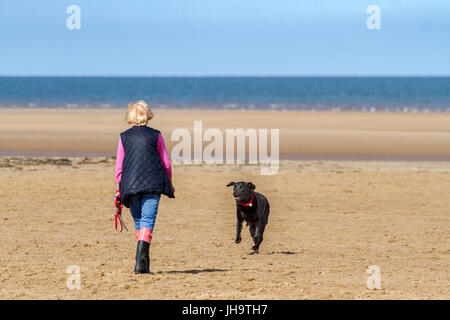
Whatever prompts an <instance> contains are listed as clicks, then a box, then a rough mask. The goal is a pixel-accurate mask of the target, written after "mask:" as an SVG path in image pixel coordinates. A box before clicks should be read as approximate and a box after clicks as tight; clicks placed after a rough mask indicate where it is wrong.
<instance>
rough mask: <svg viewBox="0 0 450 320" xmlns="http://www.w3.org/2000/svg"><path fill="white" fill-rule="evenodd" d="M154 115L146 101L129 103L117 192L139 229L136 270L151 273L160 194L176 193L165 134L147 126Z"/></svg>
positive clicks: (120, 149)
mask: <svg viewBox="0 0 450 320" xmlns="http://www.w3.org/2000/svg"><path fill="white" fill-rule="evenodd" d="M152 118H153V113H152V112H151V110H150V108H149V106H148V105H147V104H146V103H145V102H144V101H136V102H133V103H130V104H129V105H128V109H127V114H126V121H127V122H128V124H130V125H131V126H132V127H131V128H130V129H128V130H126V131H124V132H122V133H121V134H120V139H119V146H118V148H117V161H116V183H117V185H118V188H117V195H118V197H119V198H120V202H122V204H123V205H125V206H126V207H127V208H130V211H131V215H132V216H133V219H134V227H135V230H136V240H137V248H136V266H135V267H134V272H135V273H150V257H149V250H150V243H151V240H152V234H153V228H154V226H155V220H156V215H157V213H158V205H159V200H160V198H161V194H164V195H166V196H168V197H169V198H174V197H175V196H174V192H175V189H174V187H173V184H172V168H171V165H170V161H169V157H168V156H167V150H166V147H165V144H164V139H163V136H162V135H161V133H160V132H159V131H158V130H156V129H153V128H150V127H148V126H147V123H148V121H149V120H150V119H152Z"/></svg>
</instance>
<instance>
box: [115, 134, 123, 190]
mask: <svg viewBox="0 0 450 320" xmlns="http://www.w3.org/2000/svg"><path fill="white" fill-rule="evenodd" d="M124 157H125V150H124V149H123V145H122V139H120V138H119V145H118V146H117V158H116V183H117V184H119V182H120V180H121V179H122V164H123V158H124Z"/></svg>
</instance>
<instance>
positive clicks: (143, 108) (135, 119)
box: [126, 100, 153, 126]
mask: <svg viewBox="0 0 450 320" xmlns="http://www.w3.org/2000/svg"><path fill="white" fill-rule="evenodd" d="M152 118H153V112H152V111H151V110H150V106H148V105H147V104H146V103H145V101H142V100H139V101H135V102H132V103H130V104H129V105H128V109H127V115H126V121H127V123H128V124H131V125H133V126H146V125H147V122H148V121H149V120H150V119H152Z"/></svg>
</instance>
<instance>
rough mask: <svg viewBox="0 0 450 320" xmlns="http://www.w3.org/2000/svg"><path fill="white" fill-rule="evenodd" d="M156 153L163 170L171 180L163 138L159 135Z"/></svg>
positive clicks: (170, 167)
mask: <svg viewBox="0 0 450 320" xmlns="http://www.w3.org/2000/svg"><path fill="white" fill-rule="evenodd" d="M158 153H159V156H160V157H161V161H162V164H163V166H164V170H166V173H167V175H168V176H169V178H172V166H171V165H170V160H169V156H168V155H167V150H166V145H165V143H164V138H163V136H162V134H161V133H160V134H159V135H158Z"/></svg>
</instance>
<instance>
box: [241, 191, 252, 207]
mask: <svg viewBox="0 0 450 320" xmlns="http://www.w3.org/2000/svg"><path fill="white" fill-rule="evenodd" d="M254 198H255V194H254V193H252V198H251V199H250V201H249V202H247V203H242V202H239V204H240V205H241V206H244V207H251V206H253V203H252V202H253V199H254Z"/></svg>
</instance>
